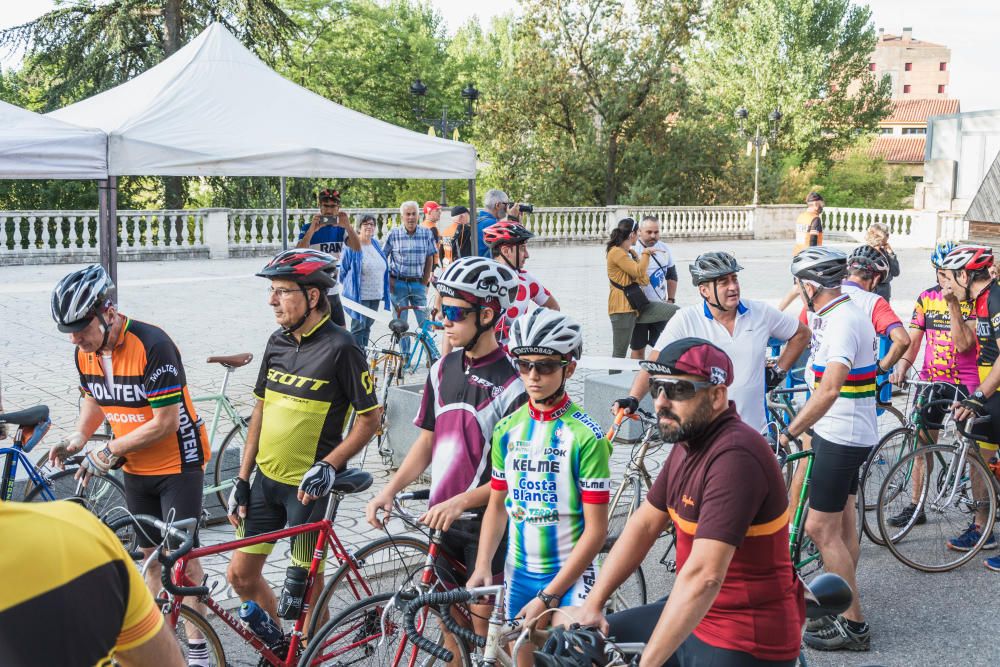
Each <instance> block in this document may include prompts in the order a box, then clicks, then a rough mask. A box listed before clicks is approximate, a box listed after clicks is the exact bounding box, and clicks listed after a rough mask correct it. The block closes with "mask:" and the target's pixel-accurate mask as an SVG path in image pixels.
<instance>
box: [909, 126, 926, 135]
mask: <svg viewBox="0 0 1000 667" xmlns="http://www.w3.org/2000/svg"><path fill="white" fill-rule="evenodd" d="M903 134H927V128H926V127H904V128H903Z"/></svg>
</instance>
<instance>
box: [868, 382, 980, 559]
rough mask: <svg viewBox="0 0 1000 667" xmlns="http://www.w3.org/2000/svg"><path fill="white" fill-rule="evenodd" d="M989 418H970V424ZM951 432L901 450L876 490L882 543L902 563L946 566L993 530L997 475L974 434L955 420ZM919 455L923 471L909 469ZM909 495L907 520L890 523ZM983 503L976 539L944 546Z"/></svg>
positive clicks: (976, 550)
mask: <svg viewBox="0 0 1000 667" xmlns="http://www.w3.org/2000/svg"><path fill="white" fill-rule="evenodd" d="M948 402H949V403H950V401H948ZM989 419H990V418H989V417H988V416H987V417H980V418H978V419H973V420H971V425H974V424H977V423H983V422H985V421H988V420H989ZM967 424H969V422H967ZM955 432H956V434H957V435H956V436H954V440H953V441H952V442H951V444H940V439H939V443H938V444H936V445H927V446H924V447H918V448H917V449H915V450H913V451H911V452H910V453H909V454H907V455H905V456H903V457H902V458H901V459H900V460H899V461H898V462H897V463H896V464H895V465H894V466H893V467H892V469H891V470H890V471H889V474H888V475H886V478H885V481H884V482H883V483H882V487H881V489H880V490H879V499H878V526H879V530H880V531H881V533H882V538H883V540H884V541H885V544H886V546H887V547H888V548H889V550H890V551H891V552H892V554H893V556H895V557H896V558H897V559H898V560H899V561H900V562H901V563H903V564H904V565H906V566H908V567H911V568H913V569H915V570H919V571H921V572H948V571H950V570H953V569H955V568H957V567H960V566H961V565H964V564H965V563H967V562H969V561H970V560H972V559H973V558H975V556H976V554H978V553H979V551H980V550H981V549H982V548H983V545H984V544H985V543H986V540H987V539H989V537H990V536H991V535H992V532H993V526H994V524H995V522H996V514H997V502H998V501H997V496H998V493H1000V480H998V479H997V477H996V476H995V474H994V473H993V471H992V470H991V469H990V467H989V466H987V464H986V463H984V462H983V460H982V458H981V456H980V455H979V452H978V445H977V444H976V440H977V437H976V436H973V435H972V434H970V433H968V432H967V431H965V430H964V428H963V426H962V425H961V424H958V423H955ZM949 435H950V434H949ZM918 460H920V461H921V462H922V465H923V474H922V475H916V474H914V473H913V471H914V469H915V468H916V466H917V461H918ZM935 468H936V469H937V471H936V472H935ZM913 498H916V499H917V502H916V508H915V510H914V511H913V512H912V514H911V516H910V517H909V520H908V521H906V522H905V523H903V524H902V525H893V524H894V523H897V522H893V521H892V519H893V518H894V517H897V516H899V515H900V513H901V512H902V510H903V508H904V503H905V506H907V507H908V506H909V504H910V503H911V502H912V499H913ZM897 501H898V502H897ZM984 508H985V510H986V521H985V522H984V523H983V524H982V526H981V531H980V532H981V534H980V539H979V540H978V542H976V544H974V545H973V546H972V547H971V548H970V549H968V550H965V551H958V550H952V549H950V548H947V547H948V546H949V542H948V540H949V538H952V537H954V536H956V535H958V534H960V533H962V532H963V531H964V530H965V529H966V528H967V527H968V524H969V522H970V520H971V522H972V523H976V519H975V515H976V513H977V511H978V510H982V509H984ZM898 523H902V522H898ZM952 555H954V558H951V557H950V556H952Z"/></svg>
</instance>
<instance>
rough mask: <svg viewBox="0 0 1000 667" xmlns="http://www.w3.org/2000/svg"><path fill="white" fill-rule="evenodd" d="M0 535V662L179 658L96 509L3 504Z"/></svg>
mask: <svg viewBox="0 0 1000 667" xmlns="http://www.w3.org/2000/svg"><path fill="white" fill-rule="evenodd" d="M0 535H4V536H6V539H5V540H4V546H3V548H2V549H0V572H4V573H7V574H8V575H11V576H7V577H5V578H4V583H3V586H0V663H2V664H3V665H4V666H5V667H22V666H23V667H35V666H36V665H60V667H77V666H78V667H84V666H86V667H90V666H91V665H97V666H100V667H104V666H105V665H108V666H110V665H111V664H112V662H111V660H112V657H113V658H114V660H115V663H116V664H118V665H123V666H124V667H132V666H133V665H139V666H144V665H157V666H158V667H160V666H162V667H183V666H184V659H183V658H182V657H181V652H180V649H179V646H178V644H177V640H176V639H175V638H174V635H173V633H172V632H171V631H170V628H169V626H168V625H167V624H165V623H164V622H163V616H162V614H160V610H159V609H158V608H157V607H156V605H155V604H154V602H153V596H152V595H151V594H150V592H149V591H148V590H147V589H146V587H145V586H144V585H143V582H142V577H141V576H140V575H139V570H138V569H137V568H136V567H135V566H134V565H133V564H132V562H131V559H130V558H129V556H128V554H127V553H126V552H125V550H124V549H123V548H122V545H121V543H120V542H119V541H118V538H117V537H115V535H114V533H112V532H111V531H110V530H108V529H107V527H105V526H104V524H102V523H101V521H100V520H99V519H98V518H97V517H95V516H94V515H93V514H91V513H90V512H88V511H87V510H85V509H83V508H82V507H80V506H79V505H77V504H76V503H72V502H69V501H60V502H52V503H41V504H37V505H36V504H30V503H29V504H25V503H0ZM54 628H55V629H57V633H58V636H57V637H54V636H53V634H52V631H53V629H54Z"/></svg>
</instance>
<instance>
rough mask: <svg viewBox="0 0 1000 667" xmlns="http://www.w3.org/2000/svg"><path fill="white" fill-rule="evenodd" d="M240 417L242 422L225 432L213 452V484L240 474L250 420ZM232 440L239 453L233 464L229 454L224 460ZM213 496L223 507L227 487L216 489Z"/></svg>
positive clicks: (227, 491)
mask: <svg viewBox="0 0 1000 667" xmlns="http://www.w3.org/2000/svg"><path fill="white" fill-rule="evenodd" d="M240 419H241V420H243V423H242V424H237V425H236V426H234V427H233V429H232V430H231V431H229V433H227V434H226V437H225V438H224V439H223V440H222V444H221V445H220V446H219V451H218V452H217V453H216V454H215V463H214V464H213V465H212V481H213V483H214V485H215V486H219V485H220V484H222V483H223V482H228V481H229V480H231V479H235V478H236V476H237V475H239V474H240V462H241V461H242V459H243V446H244V445H245V444H246V435H245V430H246V428H247V425H248V423H249V421H250V420H249V419H248V418H246V417H240ZM234 442H236V444H235V445H234V446H236V447H238V448H239V455H238V456H236V458H235V465H234V460H233V457H232V456H230V458H229V461H226V451H227V450H228V449H229V447H230V446H231V445H233V444H234ZM215 497H216V498H218V499H219V505H221V506H222V507H223V509H225V507H226V505H227V504H228V503H229V489H225V490H219V491H216V492H215Z"/></svg>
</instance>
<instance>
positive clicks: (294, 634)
mask: <svg viewBox="0 0 1000 667" xmlns="http://www.w3.org/2000/svg"><path fill="white" fill-rule="evenodd" d="M372 481H373V480H372V476H371V475H370V474H368V473H366V472H364V471H361V470H358V469H356V468H354V469H348V470H345V471H344V472H341V473H339V474H338V475H337V479H336V481H335V483H334V488H333V490H332V491H331V493H330V495H329V496H328V497H327V500H326V503H327V504H326V512H325V513H324V515H323V518H322V519H320V520H319V521H314V522H310V523H305V524H301V525H298V526H294V527H291V528H284V529H281V530H276V531H272V532H269V533H263V534H261V535H255V536H253V537H249V538H244V539H238V540H232V541H229V542H223V543H220V544H216V545H211V546H202V547H198V548H193V546H194V530H195V528H196V525H197V520H196V519H186V520H184V521H180V522H175V523H174V524H173V525H169V524H167V523H165V522H163V521H160V520H159V519H156V518H154V517H150V516H146V515H134V516H133V515H130V516H124V517H120V518H119V519H116V520H115V521H114V522H112V527H121V526H126V525H131V526H136V527H138V528H139V529H142V528H143V527H146V528H152V529H155V530H157V531H160V532H162V533H163V535H164V544H163V545H161V548H159V549H158V550H157V553H156V556H157V558H158V559H159V560H160V562H161V564H162V565H163V570H162V575H161V581H162V583H163V587H164V590H165V591H166V593H167V598H166V599H165V600H164V601H163V605H162V610H163V612H164V614H165V615H166V617H167V622H168V623H170V625H171V626H172V627H175V628H178V627H179V624H187V625H190V626H191V627H192V628H193V630H194V631H195V632H196V633H198V634H201V635H204V637H205V639H206V642H207V644H208V647H209V653H210V655H209V658H210V662H209V664H210V665H211V666H212V667H224V666H225V665H227V664H228V663H227V662H226V656H225V650H224V648H223V646H222V642H221V640H220V639H219V635H218V633H217V632H216V631H215V629H214V627H213V626H212V625H211V624H210V623H209V622H208V621H207V620H206V619H205V618H204V617H203V616H201V615H200V614H199V613H198V612H196V611H194V610H192V609H190V608H189V607H187V606H186V605H184V604H183V603H184V599H185V598H186V597H193V598H197V599H198V601H199V602H201V603H202V604H204V605H205V606H206V607H208V609H209V610H211V611H212V613H213V614H215V615H216V616H218V618H219V620H220V621H222V623H223V624H225V625H227V626H229V628H231V629H232V630H233V632H235V633H236V634H237V635H238V636H239V637H241V638H242V639H243V640H244V641H245V642H246V643H247V644H249V645H250V646H251V647H252V648H253V650H254V651H256V652H257V653H258V654H259V655H260V663H259V664H263V665H272V666H274V667H278V666H281V667H291V665H295V664H296V663H297V661H298V657H299V653H300V652H301V650H302V642H303V629H304V628H305V616H306V613H305V612H306V611H307V610H308V609H309V605H308V600H309V599H310V597H311V595H312V591H313V587H314V585H315V584H316V579H317V574H318V572H319V567H320V564H321V563H322V562H323V561H324V550H325V549H329V550H330V551H331V554H332V555H333V558H334V559H335V560H336V561H338V562H339V563H340V564H341V567H340V569H339V570H338V573H337V575H335V576H336V577H339V578H340V581H341V583H342V584H343V585H344V587H345V588H344V589H342V594H343V595H344V596H345V597H352V598H353V601H357V600H363V599H366V598H368V597H370V596H372V595H374V594H377V593H379V592H382V591H381V590H380V589H379V588H378V586H377V585H375V583H376V581H370V580H369V579H368V578H367V577H366V576H365V575H364V573H363V572H362V570H361V568H359V567H358V566H357V565H356V564H355V560H354V559H353V558H352V556H350V555H348V554H347V552H346V550H345V549H344V547H343V544H342V543H341V541H340V538H339V537H338V536H337V533H336V530H335V529H334V526H333V521H334V519H335V518H336V514H337V509H338V507H339V506H340V503H341V501H343V499H344V497H345V496H346V495H348V494H353V493H360V492H362V491H365V490H366V489H368V488H369V487H370V486H371V484H372ZM316 502H319V501H316ZM311 532H317V533H318V537H317V540H316V548H315V550H314V551H313V558H312V561H311V563H310V566H309V571H308V575H307V578H306V583H305V589H304V591H303V594H302V595H303V599H304V600H305V601H306V602H305V604H304V606H303V609H302V613H301V614H299V616H298V617H297V618H296V619H295V624H294V627H293V629H292V631H291V633H290V634H289V635H286V637H285V642H284V643H283V644H282V645H281V646H268V645H266V644H265V643H264V641H263V640H262V639H260V638H259V637H258V636H257V635H255V634H254V633H253V632H252V631H251V630H250V629H249V628H248V627H247V626H245V625H244V624H243V623H241V622H240V621H239V620H237V619H236V618H234V617H233V615H232V614H231V613H230V612H229V611H227V610H226V609H225V608H224V607H223V606H222V605H221V604H220V603H219V602H218V601H216V600H215V599H214V598H213V597H212V589H211V588H209V587H208V586H205V585H196V584H195V582H192V581H191V580H190V579H188V577H187V575H186V573H185V568H186V566H187V563H188V561H190V560H191V559H194V558H204V557H206V556H212V555H215V554H221V553H226V552H230V551H233V550H235V549H239V548H241V547H247V546H251V545H254V544H262V543H265V542H273V541H276V540H279V539H284V538H291V537H295V536H297V535H303V534H306V533H311ZM170 540H173V542H172V543H171V542H170ZM175 545H176V546H175ZM166 547H170V548H171V550H170V552H169V555H168V554H167V553H166V552H165V551H164V548H166ZM345 571H347V572H350V576H344V575H343V574H342V573H343V572H345ZM213 588H214V587H213ZM391 590H392V591H395V589H391ZM273 620H276V621H277V619H273ZM178 633H179V634H178V636H179V637H181V636H182V635H181V634H180V630H178ZM286 646H287V651H286V650H285V647H286ZM181 648H182V651H183V650H186V645H185V644H184V643H183V642H182V646H181ZM282 654H283V655H282Z"/></svg>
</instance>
